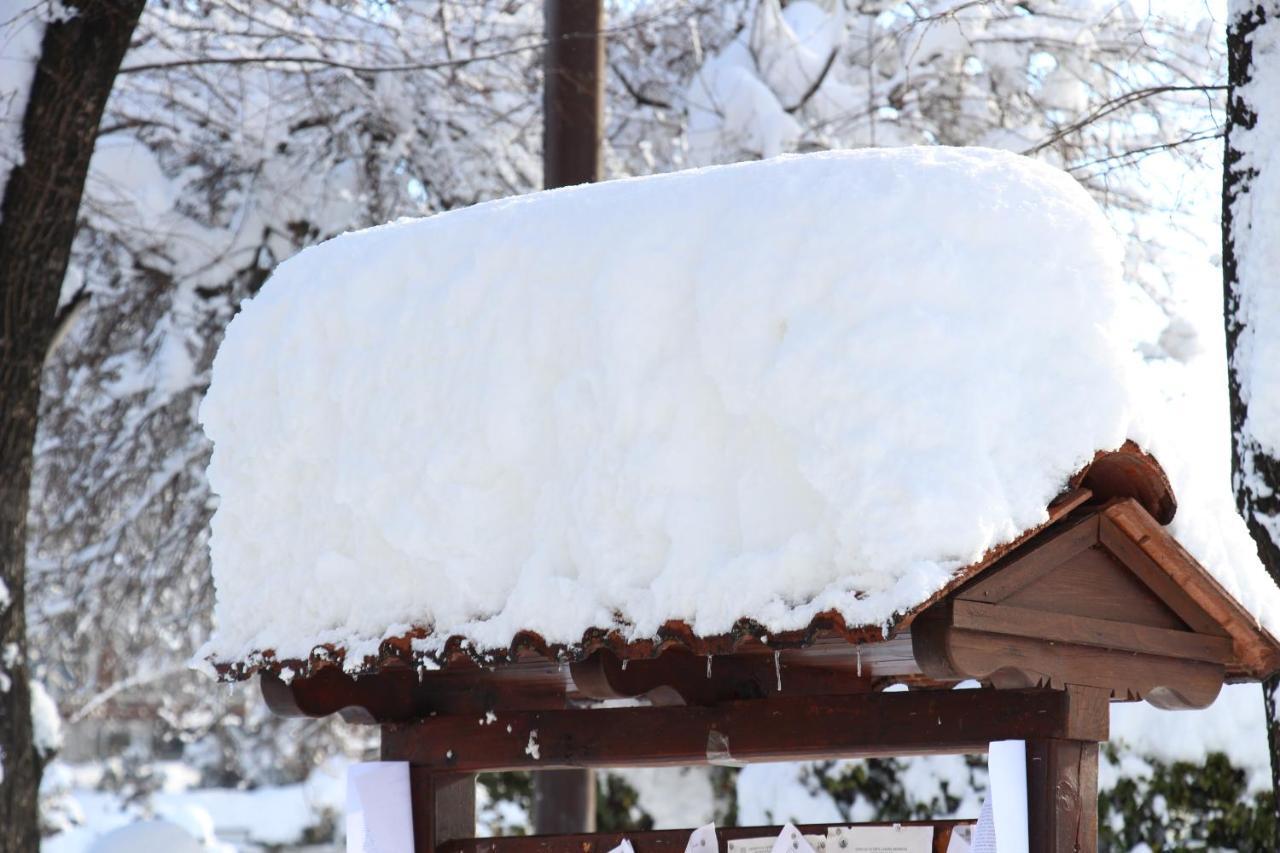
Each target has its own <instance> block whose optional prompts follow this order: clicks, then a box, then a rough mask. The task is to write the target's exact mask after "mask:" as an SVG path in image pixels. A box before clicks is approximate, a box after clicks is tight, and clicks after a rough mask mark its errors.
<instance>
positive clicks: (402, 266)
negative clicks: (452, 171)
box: [201, 148, 1280, 662]
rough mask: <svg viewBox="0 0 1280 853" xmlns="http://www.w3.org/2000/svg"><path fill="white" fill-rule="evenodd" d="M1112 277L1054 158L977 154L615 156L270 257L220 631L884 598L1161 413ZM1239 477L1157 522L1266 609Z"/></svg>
mask: <svg viewBox="0 0 1280 853" xmlns="http://www.w3.org/2000/svg"><path fill="white" fill-rule="evenodd" d="M1124 287H1125V285H1124V284H1123V282H1122V278H1121V250H1120V248H1119V247H1118V244H1117V242H1116V239H1115V237H1114V235H1113V233H1112V230H1111V228H1110V226H1109V225H1108V224H1107V222H1106V220H1105V219H1104V218H1103V216H1102V214H1101V213H1100V212H1099V210H1098V208H1097V206H1096V205H1095V204H1094V202H1093V201H1092V200H1091V199H1090V198H1089V197H1088V195H1087V194H1086V193H1085V192H1084V191H1083V190H1082V189H1081V188H1080V187H1079V186H1078V185H1077V184H1076V183H1075V182H1074V181H1073V180H1072V179H1071V178H1070V177H1069V176H1067V175H1065V174H1064V173H1062V172H1059V171H1056V170H1054V169H1051V168H1049V167H1047V166H1044V165H1041V164H1037V163H1035V162H1033V161H1031V160H1028V159H1024V158H1021V157H1017V156H1014V155H1010V154H1007V153H1001V152H996V151H988V150H975V149H945V148H909V149H895V150H868V151H856V152H833V153H824V154H813V155H806V156H800V157H784V158H778V159H775V160H769V161H764V162H757V163H749V164H741V165H735V166H728V167H717V168H711V169H705V170H697V171H691V172H683V173H677V174H671V175H664V176H658V177H651V178H641V179H630V180H620V181H614V182H610V183H605V184H598V185H592V186H584V187H575V188H570V189H565V190H556V191H552V192H546V193H539V194H536V195H532V196H525V197H521V198H514V199H506V200H502V201H497V202H491V203H487V204H482V205H478V206H476V207H473V208H469V209H466V210H460V211H455V212H450V213H446V214H442V215H438V216H435V217H432V218H429V219H424V220H415V221H401V222H397V223H393V224H390V225H386V226H383V227H380V228H374V229H370V230H367V231H363V232H358V233H353V234H347V235H344V236H342V237H339V238H337V239H334V240H331V241H329V242H327V243H325V244H323V245H320V246H317V247H315V248H313V249H309V250H307V251H305V252H303V253H302V254H300V255H299V256H297V257H296V258H294V259H292V260H290V261H288V262H286V263H284V264H282V265H281V266H280V267H279V268H278V269H277V271H276V272H275V274H274V275H273V276H272V278H271V279H270V281H268V282H267V284H266V285H265V286H264V287H263V289H262V291H261V292H260V293H259V295H258V296H256V297H255V298H254V299H253V300H251V301H249V302H248V303H246V304H245V306H244V307H243V310H242V311H241V313H240V314H239V315H238V316H237V317H236V318H235V320H234V321H233V322H232V323H231V325H230V327H229V329H228V332H227V336H226V339H225V341H224V343H223V345H222V347H221V349H220V351H219V353H218V356H217V359H216V361H215V363H214V370H213V382H212V386H211V388H210V391H209V394H208V397H207V398H206V400H205V402H204V405H203V407H202V409H201V418H202V420H203V422H204V425H205V429H206V431H207V433H208V434H209V436H210V437H211V438H212V439H213V442H214V454H213V459H212V462H211V464H210V468H209V476H210V481H211V483H212V486H213V488H214V490H215V491H216V492H217V493H218V495H219V505H218V509H217V512H216V513H215V516H214V519H213V532H212V537H211V550H212V556H213V566H214V580H215V583H216V585H217V605H216V612H215V619H216V624H217V628H216V633H215V636H214V638H213V639H212V640H211V642H210V643H209V645H208V646H207V647H206V649H205V653H206V654H207V655H209V656H211V657H212V658H213V659H215V660H218V661H224V662H227V661H245V660H249V659H252V658H254V657H255V656H256V655H259V654H261V653H263V652H268V651H270V652H271V653H273V654H274V656H275V657H276V658H277V659H286V658H298V659H305V658H307V657H308V655H309V654H310V653H311V651H312V650H313V648H315V647H316V646H318V645H324V644H328V645H330V646H333V647H341V648H343V649H345V650H347V659H348V661H358V660H359V659H360V656H361V654H363V653H365V652H372V651H374V650H375V649H376V648H377V645H378V643H379V642H380V641H382V640H384V639H386V638H390V637H397V636H403V635H407V634H412V635H413V636H415V637H416V638H417V639H415V640H414V648H415V650H416V651H418V652H421V653H423V654H427V655H430V654H431V653H433V652H438V651H439V650H440V649H442V648H443V647H444V645H445V643H446V642H447V641H448V640H450V638H459V637H460V638H462V639H463V640H464V641H466V642H468V643H469V644H470V645H471V647H473V648H475V649H480V650H484V649H502V648H506V647H507V646H508V645H509V644H510V643H511V641H512V638H513V637H514V636H516V635H517V634H520V633H522V632H533V633H536V634H537V635H539V636H540V637H541V638H543V639H544V640H545V641H546V642H547V643H551V644H565V645H573V644H575V643H579V642H580V641H581V640H582V639H583V637H584V635H586V634H587V633H588V632H592V631H597V632H598V631H614V632H616V634H618V635H621V636H624V637H627V638H647V637H653V636H655V635H656V634H657V633H658V632H659V631H660V629H661V628H662V627H663V626H664V625H667V624H669V623H671V622H673V621H679V622H681V623H683V624H684V625H687V626H688V629H689V630H690V631H692V632H693V633H694V634H696V635H702V636H710V635H718V634H724V633H726V632H729V631H731V630H732V629H733V628H734V626H735V625H738V624H740V623H741V621H742V620H744V619H745V620H751V621H752V623H753V624H756V625H758V626H761V627H762V628H763V630H766V631H788V630H797V629H803V628H804V627H806V626H808V625H809V624H810V623H811V622H812V621H813V620H814V619H815V617H817V616H819V615H820V614H836V615H838V617H839V619H840V620H842V622H843V623H844V624H845V625H846V626H849V627H855V626H863V627H868V628H870V629H873V630H878V629H880V628H882V627H886V626H890V625H892V624H893V623H894V621H895V618H896V617H897V616H900V615H901V614H903V613H906V612H909V611H911V610H912V609H913V608H916V607H918V606H919V605H921V604H922V603H923V602H926V601H928V600H930V599H931V597H933V596H935V595H936V594H937V593H938V592H939V591H940V590H942V589H944V588H945V587H947V586H948V584H949V583H951V582H953V581H954V579H955V577H956V574H957V572H958V571H959V570H960V569H962V568H964V567H967V566H973V565H975V564H977V563H979V562H981V561H982V559H983V557H984V555H986V554H989V553H990V552H991V551H992V549H994V548H997V547H999V546H1001V545H1004V544H1006V543H1009V542H1011V541H1013V540H1015V539H1018V538H1019V537H1021V536H1023V535H1024V534H1025V533H1026V532H1027V531H1029V530H1032V529H1034V528H1036V527H1037V526H1039V525H1041V524H1043V523H1044V522H1045V521H1047V520H1048V518H1049V515H1048V511H1047V509H1046V508H1047V507H1048V506H1049V504H1050V503H1051V501H1052V500H1053V499H1054V497H1055V496H1057V495H1058V494H1059V493H1060V492H1062V490H1063V489H1064V487H1065V486H1066V485H1067V483H1068V480H1069V479H1070V478H1071V477H1072V476H1073V475H1074V474H1076V473H1077V472H1079V471H1080V470H1081V469H1083V468H1084V467H1085V466H1086V465H1087V464H1088V463H1089V462H1090V461H1091V460H1093V459H1094V457H1095V454H1096V453H1097V452H1098V451H1103V450H1110V449H1113V448H1117V447H1119V446H1120V445H1122V444H1123V443H1124V442H1125V440H1126V439H1127V438H1131V437H1132V438H1136V439H1138V440H1139V441H1140V442H1142V443H1143V444H1145V445H1147V446H1151V445H1152V444H1158V437H1157V436H1156V432H1155V431H1152V430H1151V429H1149V428H1147V427H1144V426H1143V424H1142V422H1141V420H1140V418H1139V417H1138V415H1136V414H1135V412H1136V402H1135V401H1136V400H1137V399H1138V398H1139V397H1140V396H1141V395H1140V394H1139V393H1138V392H1137V390H1136V388H1135V381H1134V375H1133V358H1134V356H1133V354H1132V351H1131V344H1130V342H1129V341H1128V339H1127V338H1126V336H1125V334H1124V331H1123V329H1122V328H1120V321H1119V313H1118V310H1117V305H1118V304H1119V303H1120V302H1121V301H1122V300H1123V299H1124V293H1123V288H1124ZM1157 450H1158V448H1157ZM1175 485H1177V484H1176V483H1175ZM1224 495H1225V492H1224V493H1223V495H1214V496H1213V497H1212V499H1209V498H1206V499H1204V500H1199V499H1196V500H1193V501H1192V502H1191V503H1190V505H1188V502H1187V500H1186V499H1185V496H1183V495H1181V494H1180V495H1179V496H1180V498H1183V501H1182V503H1183V507H1184V509H1183V511H1182V512H1180V513H1179V518H1178V520H1177V522H1176V523H1175V528H1174V531H1175V535H1179V536H1180V538H1182V539H1183V541H1184V544H1185V545H1186V546H1187V547H1188V548H1189V549H1191V550H1192V552H1193V553H1194V554H1195V555H1196V556H1197V557H1198V558H1200V559H1201V560H1202V561H1203V562H1205V563H1206V565H1208V566H1209V568H1210V570H1211V571H1213V572H1214V574H1215V576H1216V577H1217V578H1218V579H1219V580H1220V581H1221V582H1222V584H1223V586H1224V587H1225V588H1226V589H1227V590H1228V591H1229V592H1231V593H1232V594H1233V595H1235V596H1236V597H1237V598H1239V599H1240V600H1241V601H1242V602H1243V603H1244V604H1245V605H1246V606H1248V607H1250V608H1251V610H1252V611H1253V612H1254V614H1255V615H1256V616H1257V617H1258V618H1259V619H1260V620H1261V621H1262V622H1263V623H1264V624H1267V625H1269V626H1274V625H1275V624H1276V623H1277V621H1278V617H1280V604H1278V603H1277V602H1278V600H1280V594H1278V593H1277V592H1276V589H1275V586H1274V584H1271V583H1270V581H1269V580H1268V579H1267V578H1266V575H1265V573H1264V572H1263V570H1262V569H1261V567H1260V566H1259V565H1258V564H1257V561H1256V557H1255V556H1253V555H1252V553H1251V548H1250V543H1249V540H1248V537H1247V533H1245V531H1244V528H1243V524H1242V523H1241V522H1240V520H1239V518H1238V517H1236V516H1234V514H1233V513H1232V512H1231V510H1230V505H1229V502H1228V501H1226V500H1225V497H1224ZM1188 509H1189V510H1190V517H1189V518H1187V517H1186V516H1188ZM1232 519H1234V521H1232ZM1177 525H1181V528H1179V527H1178V526H1177ZM1183 533H1185V536H1183V535H1182V534H1183ZM1272 630H1273V631H1274V628H1272Z"/></svg>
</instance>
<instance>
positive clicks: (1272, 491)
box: [1222, 0, 1280, 850]
mask: <svg viewBox="0 0 1280 853" xmlns="http://www.w3.org/2000/svg"><path fill="white" fill-rule="evenodd" d="M1227 62H1228V92H1227V134H1226V140H1227V141H1226V151H1225V155H1224V159H1223V171H1222V272H1223V297H1224V307H1225V318H1226V332H1227V385H1228V389H1229V392H1230V398H1231V468H1232V481H1233V484H1234V487H1235V494H1236V505H1237V506H1238V507H1239V509H1240V514H1241V515H1243V516H1244V519H1245V522H1246V523H1247V524H1248V526H1249V533H1250V534H1251V535H1252V536H1253V540H1254V542H1255V543H1256V544H1257V546H1258V556H1259V557H1260V558H1261V559H1262V563H1263V565H1265V566H1266V568H1267V571H1268V572H1270V573H1271V577H1272V578H1273V579H1275V580H1276V582H1277V583H1280V458H1277V455H1276V449H1275V448H1274V447H1268V446H1266V445H1264V444H1263V443H1262V442H1260V441H1259V440H1258V437H1257V436H1256V435H1255V434H1254V430H1253V429H1252V428H1251V423H1250V420H1249V400H1250V397H1251V392H1252V390H1253V388H1252V385H1251V383H1252V381H1253V376H1252V367H1251V366H1250V365H1249V364H1248V363H1247V362H1246V361H1245V359H1244V356H1245V355H1247V346H1245V345H1243V342H1244V341H1245V339H1246V338H1247V337H1248V336H1251V335H1252V336H1257V337H1258V338H1264V337H1274V336H1276V335H1280V317H1275V316H1272V317H1267V316H1257V314H1256V312H1251V311H1250V305H1251V302H1252V300H1251V299H1250V294H1257V293H1259V292H1261V290H1262V289H1263V288H1274V287H1278V286H1280V283H1278V282H1277V280H1276V278H1275V274H1276V271H1275V270H1270V271H1266V270H1261V269H1260V268H1259V266H1260V265H1258V264H1251V263H1249V260H1250V258H1249V256H1248V253H1249V248H1248V247H1249V246H1250V244H1251V241H1256V240H1269V241H1270V242H1271V243H1273V244H1274V241H1275V240H1277V239H1280V232H1278V231H1277V229H1280V221H1267V220H1264V219H1263V218H1262V216H1257V215H1255V213H1254V211H1255V208H1262V205H1260V204H1255V199H1253V198H1251V194H1252V193H1254V191H1255V187H1256V186H1257V184H1258V179H1259V176H1260V174H1261V170H1262V169H1264V168H1270V169H1274V168H1280V161H1277V162H1276V163H1272V164H1268V163H1266V162H1264V160H1265V157H1266V155H1267V154H1269V152H1268V151H1266V150H1263V152H1262V153H1263V156H1262V157H1259V149H1260V148H1263V149H1265V148H1266V145H1265V141H1264V140H1261V139H1259V138H1257V135H1258V132H1259V127H1258V122H1259V113H1258V111H1259V109H1262V110H1264V111H1265V110H1266V109H1267V108H1269V107H1270V108H1280V91H1274V92H1269V93H1266V94H1267V97H1266V99H1265V102H1264V98H1262V97H1259V95H1260V94H1261V93H1259V92H1258V91H1257V89H1258V87H1257V86H1250V83H1251V82H1253V81H1254V80H1255V78H1257V77H1259V76H1260V72H1263V71H1264V70H1265V73H1267V75H1268V78H1269V79H1275V76H1276V74H1277V73H1280V72H1278V71H1277V70H1276V69H1275V68H1274V66H1275V65H1276V64H1278V63H1280V0H1265V2H1262V3H1257V4H1249V3H1245V2H1240V0H1234V2H1233V3H1232V4H1231V11H1230V15H1229V18H1228V26H1227ZM1264 118H1265V121H1266V122H1267V123H1268V124H1269V125H1274V124H1275V123H1276V122H1277V121H1280V115H1275V116H1273V115H1270V114H1269V113H1268V114H1266V115H1265V116H1264ZM1273 134H1274V131H1271V132H1268V136H1272V135H1273ZM1251 137H1253V138H1252V139H1251ZM1274 138H1275V139H1280V134H1274ZM1271 156H1274V155H1271ZM1268 177H1269V178H1270V176H1268ZM1262 691H1263V701H1264V702H1265V705H1266V715H1267V739H1268V743H1269V744H1270V748H1271V780H1272V787H1273V791H1274V792H1280V707H1278V706H1280V677H1278V676H1273V677H1272V678H1270V679H1268V680H1267V681H1266V682H1265V683H1264V684H1263V686H1262ZM1273 810H1274V815H1275V818H1276V820H1275V824H1276V832H1277V838H1276V845H1275V847H1276V849H1277V850H1280V798H1277V799H1275V800H1274V801H1273Z"/></svg>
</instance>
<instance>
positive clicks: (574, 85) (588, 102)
mask: <svg viewBox="0 0 1280 853" xmlns="http://www.w3.org/2000/svg"><path fill="white" fill-rule="evenodd" d="M544 15H545V19H546V35H547V52H546V61H545V64H544V69H545V71H544V74H545V81H544V83H543V99H542V185H543V186H544V187H546V188H547V189H552V188H553V187H566V186H573V185H574V184H586V183H592V182H594V181H598V180H599V179H600V139H601V125H602V121H601V114H602V112H603V110H602V104H603V101H604V94H603V87H604V39H603V38H602V37H601V35H600V27H601V23H602V22H603V20H604V10H603V3H602V2H601V0H546V6H545V7H544Z"/></svg>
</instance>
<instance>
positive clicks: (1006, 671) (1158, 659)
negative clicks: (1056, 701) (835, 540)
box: [912, 611, 1224, 709]
mask: <svg viewBox="0 0 1280 853" xmlns="http://www.w3.org/2000/svg"><path fill="white" fill-rule="evenodd" d="M948 618H950V617H949V616H947V615H945V614H943V613H942V612H941V611H940V613H939V614H938V615H937V616H936V617H931V618H930V619H928V620H924V621H923V622H922V621H917V623H916V629H915V630H914V631H913V632H912V638H913V639H914V640H915V643H916V656H917V659H918V660H919V662H920V665H921V667H922V668H923V669H924V670H925V673H926V674H927V675H930V676H931V677H934V678H938V679H956V680H958V679H965V678H974V679H978V680H979V681H984V682H989V683H991V684H993V685H995V686H997V687H1001V688H1014V687H1030V686H1035V685H1041V686H1052V687H1055V688H1061V687H1063V686H1064V685H1066V684H1082V685H1088V686H1091V687H1098V688H1104V689H1106V690H1108V691H1109V692H1110V693H1111V694H1112V695H1114V696H1115V697H1116V698H1118V699H1146V700H1147V701H1148V702H1150V703H1151V704H1152V705H1155V706H1156V707H1158V708H1167V709H1190V708H1205V707H1208V706H1209V705H1210V704H1212V703H1213V700H1214V699H1215V698H1217V695H1218V692H1219V691H1220V690H1221V689H1222V682H1223V678H1224V669H1223V667H1222V665H1221V664H1214V663H1206V662H1204V661H1197V660H1183V659H1178V658H1171V657H1165V656H1159V655H1147V654H1139V653H1135V652H1119V651H1115V650H1112V649H1104V648H1097V647H1092V646H1085V645H1078V644H1075V643H1055V642H1052V641H1049V640H1044V639H1041V638H1038V637H1022V636H1010V635H1007V634H989V633H986V632H982V631H968V630H964V629H959V628H955V627H952V626H950V625H949V624H948V622H947V621H946V620H947V619H948Z"/></svg>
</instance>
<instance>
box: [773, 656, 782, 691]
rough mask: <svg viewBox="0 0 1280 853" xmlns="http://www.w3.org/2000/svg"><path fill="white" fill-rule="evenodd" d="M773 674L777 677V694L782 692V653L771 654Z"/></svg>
mask: <svg viewBox="0 0 1280 853" xmlns="http://www.w3.org/2000/svg"><path fill="white" fill-rule="evenodd" d="M773 672H774V674H775V675H777V676H778V692H779V693H781V692H782V652H774V653H773Z"/></svg>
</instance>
